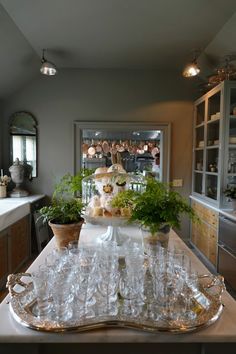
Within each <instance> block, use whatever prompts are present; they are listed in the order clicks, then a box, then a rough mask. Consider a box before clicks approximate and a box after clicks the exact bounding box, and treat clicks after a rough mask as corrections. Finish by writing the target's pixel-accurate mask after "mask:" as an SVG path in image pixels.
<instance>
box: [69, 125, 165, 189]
mask: <svg viewBox="0 0 236 354" xmlns="http://www.w3.org/2000/svg"><path fill="white" fill-rule="evenodd" d="M84 129H86V130H87V129H92V130H95V129H96V130H104V131H106V130H112V131H121V130H125V131H127V130H131V131H132V130H134V129H135V131H142V130H143V131H149V130H161V132H162V134H163V139H162V142H161V146H160V151H161V159H162V161H163V165H162V167H163V170H162V171H163V182H166V183H168V182H169V180H170V142H171V140H170V138H171V124H170V123H159V122H157V123H155V122H120V121H119V122H117V121H116V122H100V121H99V122H96V121H91V122H84V121H77V120H76V121H74V126H73V133H74V136H73V147H74V151H73V173H74V174H76V173H78V172H79V171H80V169H81V167H82V140H83V130H84Z"/></svg>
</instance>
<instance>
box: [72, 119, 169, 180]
mask: <svg viewBox="0 0 236 354" xmlns="http://www.w3.org/2000/svg"><path fill="white" fill-rule="evenodd" d="M170 137H171V125H170V123H158V122H148V121H145V122H144V121H143V122H98V121H89V122H82V121H74V156H73V157H74V173H75V174H76V173H77V172H79V171H80V170H81V167H87V168H92V169H96V168H98V167H104V166H105V167H108V166H109V165H111V164H114V163H120V164H122V166H123V168H124V169H125V170H126V171H127V172H130V173H136V172H137V171H138V172H141V173H142V174H143V175H146V174H153V175H154V176H155V178H157V179H159V180H161V181H162V182H166V183H168V182H169V176H170ZM108 168H109V167H108Z"/></svg>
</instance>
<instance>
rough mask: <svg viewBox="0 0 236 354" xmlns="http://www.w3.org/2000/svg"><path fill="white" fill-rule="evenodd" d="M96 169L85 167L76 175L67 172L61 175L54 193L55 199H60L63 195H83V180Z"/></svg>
mask: <svg viewBox="0 0 236 354" xmlns="http://www.w3.org/2000/svg"><path fill="white" fill-rule="evenodd" d="M93 172H94V170H91V169H88V168H84V169H81V171H80V172H78V173H77V174H76V175H75V176H72V175H71V174H70V173H67V174H66V175H64V176H63V177H61V179H60V181H59V182H58V183H56V185H55V188H54V193H53V199H60V198H61V197H62V196H63V197H64V198H65V197H66V196H69V197H71V196H81V195H82V180H83V178H84V177H87V176H90V175H91V174H92V173H93Z"/></svg>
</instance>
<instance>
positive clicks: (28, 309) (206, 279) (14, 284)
mask: <svg viewBox="0 0 236 354" xmlns="http://www.w3.org/2000/svg"><path fill="white" fill-rule="evenodd" d="M27 276H30V274H29V273H19V274H11V275H9V276H8V282H7V287H8V289H9V293H10V296H11V301H10V311H11V314H12V316H13V317H14V319H15V320H16V321H17V322H18V323H20V324H21V325H23V326H25V327H28V328H31V329H34V330H39V331H47V332H71V331H77V332H82V331H87V330H92V329H99V328H108V327H119V328H131V329H139V330H144V331H148V332H154V333H155V332H170V333H186V332H191V331H195V330H199V329H202V328H204V327H207V326H209V325H211V324H213V323H214V322H215V321H216V320H218V318H219V317H220V315H221V313H222V311H223V305H222V302H221V294H222V292H223V291H224V289H225V286H224V279H223V277H221V276H214V275H211V274H208V275H201V276H199V282H200V291H199V292H198V293H197V294H196V295H194V298H193V306H192V309H191V310H192V311H194V312H195V313H196V315H197V316H196V318H195V320H193V321H192V322H191V323H190V322H186V323H184V322H183V321H181V323H178V322H177V321H176V322H175V321H172V322H163V321H154V320H149V319H148V320H147V319H145V318H143V317H138V318H132V317H128V316H124V315H120V314H118V315H116V316H96V317H94V318H81V319H76V320H73V319H71V320H69V321H67V322H60V323H59V322H56V321H52V320H47V319H40V318H38V317H37V316H36V315H35V314H34V306H35V304H36V299H35V297H34V292H33V284H32V282H28V283H27V282H24V281H22V277H24V278H23V279H25V277H27ZM120 301H121V300H120Z"/></svg>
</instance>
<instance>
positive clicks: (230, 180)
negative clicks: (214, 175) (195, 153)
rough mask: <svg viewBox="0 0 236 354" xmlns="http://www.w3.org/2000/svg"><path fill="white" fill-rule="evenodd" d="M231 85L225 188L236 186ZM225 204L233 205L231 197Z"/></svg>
mask: <svg viewBox="0 0 236 354" xmlns="http://www.w3.org/2000/svg"><path fill="white" fill-rule="evenodd" d="M231 85H232V84H230V87H229V90H228V94H229V102H230V105H229V109H228V110H227V111H226V112H227V118H228V119H227V120H226V136H225V142H226V146H225V156H226V157H225V176H226V178H225V181H224V187H225V188H226V187H236V88H235V87H231ZM223 204H224V206H225V207H226V208H231V207H233V206H232V205H231V203H230V199H229V198H224V203H223Z"/></svg>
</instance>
